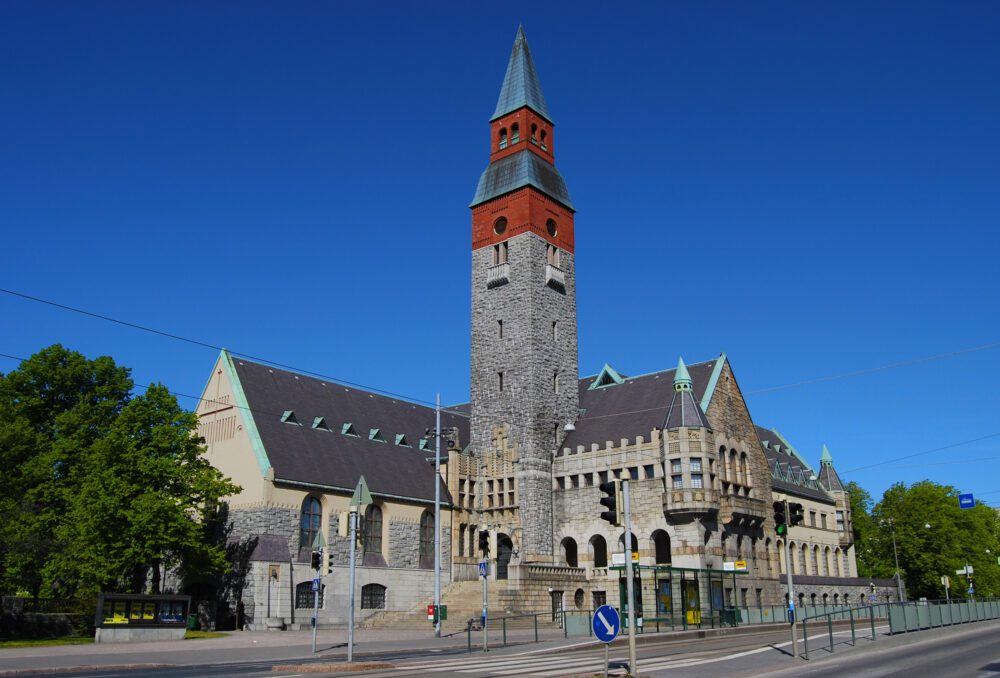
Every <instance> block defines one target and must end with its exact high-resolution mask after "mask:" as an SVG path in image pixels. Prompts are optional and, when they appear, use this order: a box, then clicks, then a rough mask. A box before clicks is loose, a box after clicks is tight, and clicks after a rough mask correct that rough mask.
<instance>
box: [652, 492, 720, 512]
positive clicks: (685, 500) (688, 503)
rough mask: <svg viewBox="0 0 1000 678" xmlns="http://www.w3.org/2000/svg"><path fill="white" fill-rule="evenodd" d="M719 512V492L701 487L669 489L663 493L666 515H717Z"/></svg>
mask: <svg viewBox="0 0 1000 678" xmlns="http://www.w3.org/2000/svg"><path fill="white" fill-rule="evenodd" d="M718 510H719V492H718V490H713V489H711V488H701V487H683V488H677V489H668V490H666V491H665V492H664V493H663V513H664V515H668V516H669V515H675V516H676V515H684V514H691V513H716V512H717V511H718Z"/></svg>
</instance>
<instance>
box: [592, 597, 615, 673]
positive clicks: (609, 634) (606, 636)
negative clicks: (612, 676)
mask: <svg viewBox="0 0 1000 678" xmlns="http://www.w3.org/2000/svg"><path fill="white" fill-rule="evenodd" d="M591 626H592V627H593V629H594V637H595V638H597V639H598V640H599V641H601V642H602V643H604V676H605V678H607V675H608V652H609V650H608V648H609V647H610V646H611V641H613V640H614V639H615V638H616V637H618V632H619V631H621V629H622V620H621V617H620V616H619V615H618V610H616V609H615V608H613V607H611V606H610V605H601V606H600V607H599V608H597V609H596V610H594V618H593V619H592V620H591Z"/></svg>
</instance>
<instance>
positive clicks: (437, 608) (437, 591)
mask: <svg viewBox="0 0 1000 678" xmlns="http://www.w3.org/2000/svg"><path fill="white" fill-rule="evenodd" d="M434 637H435V638H440V637H441V394H440V393H438V394H437V399H436V401H435V408H434Z"/></svg>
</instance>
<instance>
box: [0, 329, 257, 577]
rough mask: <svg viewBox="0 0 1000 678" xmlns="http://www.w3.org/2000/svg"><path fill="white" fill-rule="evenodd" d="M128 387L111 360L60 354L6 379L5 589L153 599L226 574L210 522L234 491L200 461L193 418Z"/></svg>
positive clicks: (2, 384)
mask: <svg viewBox="0 0 1000 678" xmlns="http://www.w3.org/2000/svg"><path fill="white" fill-rule="evenodd" d="M132 386H133V384H132V381H131V379H130V378H129V370H128V369H126V368H123V367H119V366H117V365H115V363H114V361H113V360H112V359H111V358H107V357H102V358H97V359H96V360H87V359H86V358H85V357H84V356H82V355H80V354H79V353H74V352H72V351H68V350H66V349H65V348H63V347H62V346H58V345H56V346H52V347H49V348H47V349H45V350H43V351H41V352H39V353H38V354H36V355H35V356H33V357H32V358H30V359H29V360H27V361H24V362H23V363H22V364H21V366H20V367H19V368H18V369H17V370H15V371H13V372H11V373H9V374H7V375H0V463H2V464H3V466H4V469H5V473H4V474H3V477H2V479H0V490H2V494H0V509H3V510H5V512H6V515H8V516H10V518H9V519H8V520H7V521H6V522H5V523H4V524H3V525H2V526H0V577H2V578H3V579H2V581H0V583H2V586H3V588H4V589H5V590H8V591H29V592H31V593H33V594H34V595H36V596H37V595H39V594H40V593H43V592H44V593H47V594H50V595H56V596H60V597H65V596H71V595H75V594H78V593H90V592H94V591H97V590H111V591H141V590H143V589H144V587H145V585H146V582H147V580H149V581H151V588H152V589H153V590H154V591H158V590H159V585H160V575H161V573H162V572H163V571H164V570H165V568H172V567H181V568H182V569H183V570H184V571H186V572H211V571H218V570H221V569H223V568H224V566H225V549H224V547H223V546H220V545H218V544H215V545H213V544H209V543H207V542H206V540H205V539H204V528H203V522H204V521H205V519H206V517H209V516H211V515H212V514H213V513H214V512H215V511H216V510H217V507H218V505H219V500H220V498H221V497H222V496H225V495H227V494H231V493H234V492H237V491H238V488H237V487H236V486H235V485H233V484H232V483H231V482H229V480H228V479H226V478H224V477H222V475H221V474H220V473H219V472H218V471H217V470H216V469H214V468H213V467H211V466H210V465H209V464H208V462H207V461H206V460H205V459H204V457H203V456H202V452H203V448H202V446H201V443H202V440H201V439H200V438H197V437H196V436H195V428H196V425H197V418H196V416H195V415H194V414H192V413H189V412H185V411H184V410H182V409H181V408H180V406H179V405H178V403H177V401H176V399H175V398H174V397H173V396H172V395H170V393H169V392H168V391H167V389H166V388H165V387H164V386H160V385H154V386H152V387H150V388H149V389H148V390H147V391H146V393H145V394H144V395H140V396H135V397H132V396H131V391H132Z"/></svg>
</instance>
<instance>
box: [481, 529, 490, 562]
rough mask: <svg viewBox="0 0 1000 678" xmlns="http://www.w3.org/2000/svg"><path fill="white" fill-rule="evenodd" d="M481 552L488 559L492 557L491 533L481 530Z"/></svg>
mask: <svg viewBox="0 0 1000 678" xmlns="http://www.w3.org/2000/svg"><path fill="white" fill-rule="evenodd" d="M479 550H480V551H482V553H483V555H484V556H486V557H487V558H489V557H490V531H489V530H479Z"/></svg>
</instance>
